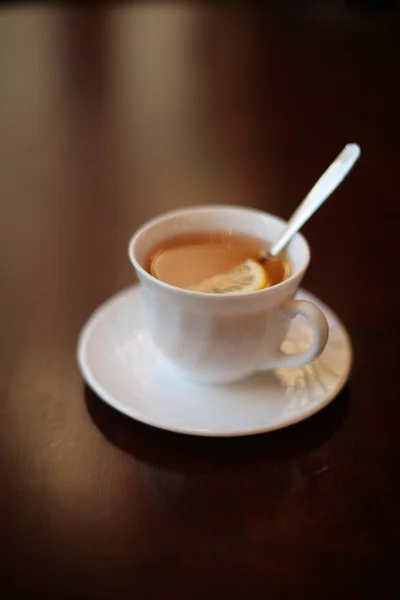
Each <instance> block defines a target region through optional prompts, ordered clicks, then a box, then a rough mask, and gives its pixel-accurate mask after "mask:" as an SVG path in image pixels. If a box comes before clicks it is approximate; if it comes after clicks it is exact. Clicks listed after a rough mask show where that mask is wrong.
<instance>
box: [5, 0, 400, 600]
mask: <svg viewBox="0 0 400 600" xmlns="http://www.w3.org/2000/svg"><path fill="white" fill-rule="evenodd" d="M210 5H211V3H210V4H209V5H207V6H208V8H207V7H206V6H204V7H201V6H200V5H198V4H196V3H188V4H186V5H183V4H179V3H171V4H168V3H153V6H147V7H146V6H145V5H141V4H135V6H130V5H126V4H124V5H121V6H119V7H114V8H109V9H107V8H98V9H96V10H95V9H92V10H90V9H81V10H75V9H68V8H53V7H51V6H49V5H43V6H41V7H39V6H35V5H29V4H28V5H26V4H22V5H15V7H13V6H12V5H7V6H5V7H3V8H2V9H0V80H1V93H0V207H1V219H0V244H1V246H0V259H1V288H0V292H1V295H0V297H1V341H0V344H1V346H0V348H1V361H0V382H1V401H0V525H1V529H0V532H1V533H0V539H1V542H0V544H1V548H2V551H1V563H0V564H1V567H0V571H1V576H0V596H1V598H4V600H10V599H14V598H20V597H21V598H31V597H33V595H34V594H36V593H37V594H38V597H40V598H58V599H59V598H66V599H75V598H85V599H92V598H93V599H96V600H97V599H103V598H110V599H118V600H123V599H131V598H138V599H147V598H159V597H169V596H171V597H179V598H201V599H203V598H217V597H221V598H239V599H241V598H261V597H266V598H274V599H275V598H279V599H282V598H307V599H311V598H317V599H320V598H321V599H322V598H323V599H327V598H338V597H340V596H341V595H343V594H345V593H349V594H351V596H352V597H353V598H362V599H365V598H370V597H371V598H379V599H381V598H392V597H395V596H396V588H397V592H399V576H398V573H399V566H400V565H399V560H398V548H399V531H400V527H399V525H400V523H399V500H400V494H399V479H398V468H399V439H400V434H399V417H400V410H399V406H400V404H399V377H398V371H399V351H398V343H399V342H398V337H399V323H400V321H399V307H398V294H397V293H396V289H397V287H398V283H397V275H398V272H399V267H398V264H399V263H398V261H399V258H400V257H399V251H398V245H399V218H400V208H399V206H400V203H399V199H398V173H399V164H400V136H399V125H400V118H399V112H400V88H399V85H398V81H399V65H400V42H399V40H400V36H399V33H400V27H399V20H398V19H397V18H396V16H395V15H392V14H388V13H379V14H378V13H365V12H359V11H356V10H355V11H352V10H349V9H347V10H346V6H348V3H344V2H324V3H322V2H321V3H318V7H317V8H318V10H317V9H315V10H314V9H313V8H312V7H313V6H315V4H314V5H313V4H312V3H302V4H301V5H300V4H298V3H297V4H296V3H293V2H292V3H287V4H285V8H284V9H279V10H278V8H277V6H276V5H275V10H272V9H271V10H270V11H266V10H264V11H262V10H261V9H259V10H258V11H256V10H255V9H254V10H251V9H249V8H248V9H244V8H243V9H240V8H232V7H229V6H228V5H222V6H220V8H219V9H213V8H211V7H210ZM301 7H302V8H301ZM307 7H308V8H307ZM353 141H355V142H358V143H359V144H360V145H361V148H362V152H363V154H362V158H361V160H360V162H359V164H358V166H357V168H356V169H355V171H354V173H352V174H351V176H350V177H349V179H348V180H347V181H346V183H345V184H344V185H343V187H341V188H340V190H339V191H338V192H336V193H335V195H334V196H333V197H332V198H331V199H330V200H329V202H328V203H327V205H326V206H324V207H323V209H321V212H320V213H319V214H318V215H317V216H315V218H314V219H313V220H312V221H311V222H310V223H309V224H307V226H306V227H305V234H306V235H307V237H308V239H309V241H310V244H311V246H312V249H313V260H312V265H311V267H310V269H309V272H308V274H307V277H306V280H305V286H306V287H307V288H308V289H309V290H310V291H312V292H313V293H315V294H316V295H318V296H320V298H321V299H323V300H324V301H325V302H326V303H327V304H329V305H330V306H331V307H332V308H333V309H334V310H335V311H336V312H337V313H338V314H339V315H340V317H341V318H342V320H343V322H344V323H345V325H346V326H347V327H348V329H349V332H350V334H351V336H352V340H353V344H354V353H355V363H354V368H353V371H352V376H351V379H350V381H349V383H348V385H347V386H346V388H345V390H344V392H342V393H341V394H340V396H339V397H338V398H337V399H336V400H335V401H334V402H333V403H332V404H331V405H330V406H329V407H328V408H327V409H326V410H325V411H323V412H322V413H320V414H318V415H317V416H315V417H313V418H312V419H310V420H309V421H307V422H304V423H302V424H300V425H298V426H294V427H291V428H289V429H286V430H283V431H280V432H276V433H274V434H266V435H260V436H255V437H253V438H240V439H221V440H218V439H202V438H191V437H187V436H181V435H176V434H172V433H168V432H163V431H161V430H157V429H153V428H151V427H147V426H144V425H142V424H140V423H137V422H134V421H132V420H129V419H128V418H125V417H124V416H122V415H120V414H119V413H117V412H115V411H114V410H112V409H111V408H109V407H108V406H106V405H105V404H104V403H103V402H102V401H101V400H100V399H99V398H97V397H96V396H95V395H94V394H93V393H92V392H91V391H90V390H89V389H87V388H85V386H84V384H83V382H82V379H81V376H80V374H79V371H78V368H77V365H76V360H75V348H76V342H77V336H78V333H79V331H80V328H81V327H82V324H83V323H84V321H85V319H86V318H87V317H88V316H89V315H90V314H91V312H92V311H93V310H94V309H95V308H96V307H97V306H98V305H99V304H100V303H101V302H102V301H104V300H105V299H106V298H107V297H109V296H110V295H111V294H113V293H114V292H116V291H117V290H119V289H122V288H124V287H126V286H128V285H130V284H131V283H132V281H133V271H132V268H131V266H130V265H129V262H128V259H127V253H126V246H127V242H128V239H129V237H130V235H131V234H132V232H133V231H134V230H135V229H136V228H137V227H138V226H139V225H140V224H141V223H143V222H144V221H145V220H147V219H148V218H150V217H152V216H154V215H157V214H159V213H160V212H162V211H164V210H167V209H171V208H174V207H180V206H184V205H190V204H197V203H203V202H223V203H234V204H248V205H251V206H256V207H261V208H263V209H265V210H268V211H270V212H273V213H275V214H278V215H280V216H282V217H285V218H286V217H288V216H289V215H290V213H291V212H292V210H293V209H294V208H295V206H296V205H297V203H298V202H299V200H300V199H301V198H302V196H303V195H304V194H305V193H306V192H307V191H308V188H309V187H310V186H311V185H312V183H313V182H314V181H315V180H316V178H317V177H318V176H319V175H320V174H321V173H322V171H323V170H324V169H325V168H326V166H327V165H328V164H329V162H330V161H331V160H332V159H333V158H334V157H335V156H336V154H337V153H338V152H339V151H340V150H341V148H342V147H343V146H344V144H345V143H346V142H353Z"/></svg>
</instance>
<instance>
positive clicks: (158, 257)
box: [144, 231, 291, 289]
mask: <svg viewBox="0 0 400 600" xmlns="http://www.w3.org/2000/svg"><path fill="white" fill-rule="evenodd" d="M266 250H268V244H267V243H266V242H265V241H264V240H259V239H257V238H253V237H251V236H248V235H244V234H240V233H232V232H231V231H205V232H201V231H199V232H195V233H188V234H185V235H178V236H175V237H172V238H168V239H166V240H163V241H162V242H161V243H159V244H158V245H157V246H155V247H154V248H153V249H152V250H151V251H150V253H149V254H148V256H147V258H146V261H145V265H144V267H145V269H146V271H148V272H149V273H150V274H151V275H153V277H156V278H157V279H159V280H161V281H164V282H165V283H169V284H170V285H174V286H176V287H180V288H185V289H190V288H191V287H192V286H194V285H196V284H198V283H199V282H201V281H203V280H205V279H209V278H211V277H214V276H215V275H218V274H220V273H226V272H228V271H231V270H232V269H234V268H235V267H237V266H239V265H240V264H241V263H243V262H244V261H245V260H247V259H253V260H257V259H258V258H259V257H260V256H261V255H262V254H264V253H265V252H266ZM263 268H264V269H265V271H266V274H267V276H268V279H269V281H270V284H271V285H276V284H277V283H280V282H281V281H283V280H284V279H287V277H289V276H290V274H291V268H290V263H289V261H288V259H287V257H286V256H285V254H284V253H283V255H282V256H279V257H277V258H274V259H269V260H267V261H266V262H265V263H264V264H263Z"/></svg>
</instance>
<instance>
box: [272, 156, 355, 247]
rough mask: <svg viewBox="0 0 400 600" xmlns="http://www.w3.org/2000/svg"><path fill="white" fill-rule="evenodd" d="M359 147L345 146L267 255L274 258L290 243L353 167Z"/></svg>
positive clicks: (293, 215) (295, 212)
mask: <svg viewBox="0 0 400 600" xmlns="http://www.w3.org/2000/svg"><path fill="white" fill-rule="evenodd" d="M360 152H361V150H360V146H358V145H357V144H347V145H346V146H345V147H344V149H343V150H342V151H341V153H340V154H339V155H338V156H337V157H336V158H335V160H334V161H333V163H332V164H331V165H330V166H329V167H328V168H327V170H326V171H325V173H324V174H323V175H321V177H320V178H319V179H318V181H317V183H316V184H315V185H314V186H313V187H312V188H311V190H310V191H309V193H308V194H307V196H306V197H305V198H304V200H303V202H302V203H301V204H300V206H299V207H298V208H297V209H296V210H295V211H294V213H293V214H292V216H291V217H290V219H289V221H288V223H287V225H286V227H285V229H284V230H283V232H282V234H281V236H280V237H279V239H278V240H277V241H276V242H275V244H274V245H273V246H272V247H271V248H270V250H269V252H268V255H269V256H276V255H277V254H279V252H281V250H283V248H284V247H285V246H286V244H288V243H289V242H290V240H291V239H292V237H293V236H294V235H295V234H296V233H297V232H298V231H299V229H301V227H303V225H304V223H305V222H306V221H308V219H309V218H310V217H311V216H312V215H313V214H314V213H315V211H316V210H317V209H318V208H319V207H320V206H321V204H322V203H323V202H325V200H326V199H327V198H328V197H329V196H330V195H331V194H332V192H333V191H334V190H335V189H336V188H337V186H338V185H339V183H341V181H343V179H344V178H345V177H346V175H347V173H348V172H349V171H350V169H351V168H352V167H353V165H354V163H355V162H356V161H357V159H358V157H359V156H360Z"/></svg>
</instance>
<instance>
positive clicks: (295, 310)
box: [267, 300, 329, 369]
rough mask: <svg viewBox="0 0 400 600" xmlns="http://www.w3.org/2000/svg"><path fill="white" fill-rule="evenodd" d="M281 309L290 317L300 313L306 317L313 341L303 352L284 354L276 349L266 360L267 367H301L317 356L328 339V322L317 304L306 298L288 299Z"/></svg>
mask: <svg viewBox="0 0 400 600" xmlns="http://www.w3.org/2000/svg"><path fill="white" fill-rule="evenodd" d="M283 310H284V312H285V314H286V315H287V316H288V317H289V318H290V319H293V318H294V317H296V316H297V315H302V316H303V317H305V318H306V319H307V321H308V322H309V324H310V325H311V327H312V330H313V341H312V344H311V346H310V347H309V348H307V350H304V352H298V353H296V354H286V352H282V350H278V352H277V354H276V355H275V356H274V357H273V358H271V359H270V360H269V361H268V365H267V368H268V369H282V368H287V367H292V368H293V367H303V366H304V365H306V364H308V363H310V362H312V361H313V360H315V359H316V358H318V356H319V355H320V354H321V353H322V351H323V349H324V348H325V346H326V342H327V341H328V333H329V327H328V322H327V320H326V317H325V315H324V313H323V312H322V310H321V309H320V308H318V306H316V305H315V304H313V303H312V302H308V300H290V301H289V302H287V303H286V304H285V306H284V308H283Z"/></svg>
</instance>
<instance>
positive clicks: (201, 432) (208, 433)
mask: <svg viewBox="0 0 400 600" xmlns="http://www.w3.org/2000/svg"><path fill="white" fill-rule="evenodd" d="M140 288H141V285H140V283H135V284H133V285H131V286H128V287H127V288H123V289H122V290H119V291H118V292H116V293H115V294H113V295H112V296H110V297H109V298H107V300H105V301H104V302H103V303H102V304H100V305H99V306H98V307H97V308H96V309H95V310H94V311H93V312H92V314H91V315H90V316H89V318H88V319H87V320H86V322H85V323H84V325H83V327H82V329H81V331H80V334H79V336H78V342H77V348H76V360H77V363H78V366H79V369H80V372H81V375H82V377H83V380H84V382H85V383H86V384H87V385H88V386H89V387H90V388H91V389H92V390H93V391H94V392H95V394H96V395H97V396H98V397H99V398H100V399H101V400H103V401H104V402H106V404H108V405H109V406H111V407H112V408H113V409H115V410H117V411H118V412H120V413H122V414H124V415H126V416H127V417H130V418H132V419H135V420H136V421H139V422H140V423H143V424H145V425H148V426H150V427H155V428H157V429H161V430H163V431H170V432H173V433H179V434H182V435H192V436H200V437H225V438H229V437H245V436H250V435H260V434H263V433H269V432H272V431H277V430H279V429H285V428H286V427H291V426H293V425H296V424H297V423H301V422H302V421H305V420H306V419H308V418H310V417H312V416H313V415H315V414H317V413H318V412H320V411H322V410H323V409H324V408H326V407H327V406H328V405H329V404H330V403H331V402H332V401H333V400H334V399H335V398H336V397H337V396H338V395H339V394H340V392H341V391H342V389H343V388H344V386H345V384H346V382H347V381H348V379H349V376H350V372H351V369H352V366H353V358H354V355H353V347H352V343H351V339H350V335H349V333H348V331H347V329H346V327H345V326H344V324H343V323H342V321H341V320H340V319H339V317H338V316H337V314H336V313H335V311H333V310H332V309H331V308H329V307H328V306H327V305H326V304H325V303H324V302H322V301H321V300H319V299H318V298H317V296H315V295H314V294H312V293H311V292H308V291H307V290H305V289H304V288H299V289H298V290H297V292H296V296H295V297H297V295H298V294H303V295H305V296H306V299H307V300H310V301H311V302H315V303H316V304H317V305H318V306H319V307H321V309H322V310H323V311H326V314H327V317H328V322H329V321H330V320H333V321H334V322H335V325H336V327H337V328H339V329H340V330H341V333H342V335H343V337H344V339H345V343H346V346H347V350H348V360H347V364H346V368H345V370H344V373H343V374H342V376H341V377H340V379H339V381H338V383H337V386H336V387H335V388H334V390H332V391H331V392H330V393H329V394H327V396H326V397H325V398H324V399H323V400H322V401H320V402H318V403H316V404H315V405H314V404H312V405H310V409H309V410H306V411H305V412H302V413H301V415H298V414H297V415H296V416H293V417H292V418H290V417H289V418H287V419H285V420H284V421H280V422H279V423H275V424H271V425H265V424H264V425H263V426H261V427H254V426H251V427H248V428H241V429H235V430H226V431H223V430H220V431H215V430H212V429H202V428H194V427H185V426H179V425H176V426H174V425H168V424H163V423H159V422H154V421H153V420H151V419H149V418H147V417H146V416H145V415H143V413H141V412H139V411H136V410H135V409H132V408H129V407H128V408H127V407H126V404H125V403H120V402H118V400H116V398H115V397H114V396H113V394H111V393H109V392H108V391H107V390H106V389H104V388H103V386H102V385H101V384H99V383H98V381H97V379H96V377H95V376H94V375H93V374H92V371H91V369H90V367H89V365H88V362H87V361H86V360H85V350H86V347H87V341H88V339H89V338H90V335H91V334H92V331H93V329H94V328H95V327H96V325H97V322H98V321H99V320H100V319H101V318H102V316H103V313H104V312H105V311H106V310H107V309H108V308H109V306H111V305H112V304H113V303H114V302H115V301H117V300H118V299H119V298H120V297H123V296H125V295H130V294H132V293H134V292H140ZM188 381H189V380H188ZM189 383H191V382H190V381H189ZM193 385H200V384H197V383H194V382H193ZM229 385H230V384H227V385H219V386H210V387H229ZM207 387H209V385H208V384H204V388H205V389H207Z"/></svg>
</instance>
